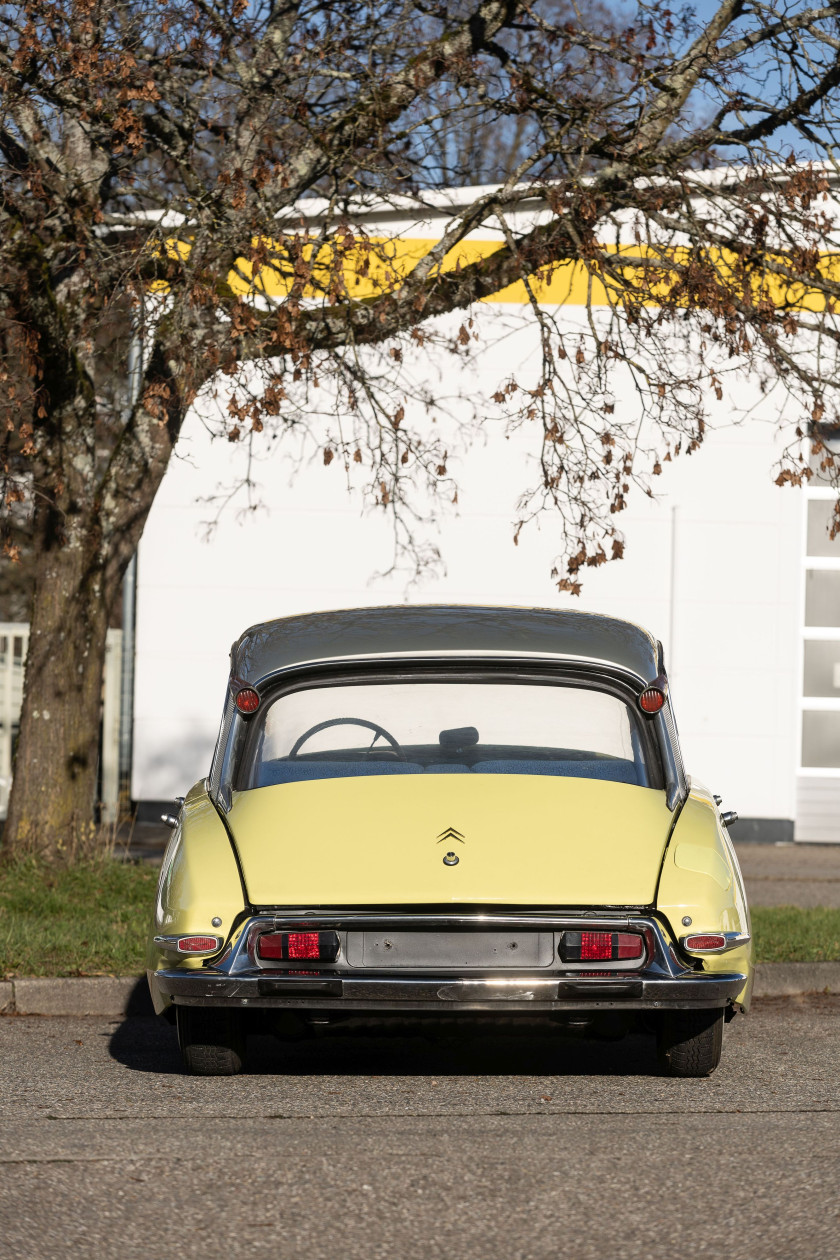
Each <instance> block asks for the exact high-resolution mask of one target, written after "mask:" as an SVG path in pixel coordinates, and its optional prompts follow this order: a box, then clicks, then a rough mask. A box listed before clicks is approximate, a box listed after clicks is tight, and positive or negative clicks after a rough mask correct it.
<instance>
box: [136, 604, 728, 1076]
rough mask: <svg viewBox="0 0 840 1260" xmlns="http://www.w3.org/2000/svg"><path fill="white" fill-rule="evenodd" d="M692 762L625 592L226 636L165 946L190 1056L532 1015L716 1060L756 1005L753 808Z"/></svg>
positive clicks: (165, 896) (289, 622)
mask: <svg viewBox="0 0 840 1260" xmlns="http://www.w3.org/2000/svg"><path fill="white" fill-rule="evenodd" d="M718 805H719V801H718V799H717V798H715V797H713V796H712V795H711V794H710V793H709V792H707V791H706V789H705V788H703V787H701V786H700V785H699V784H696V783H692V782H691V781H690V780H689V779H688V778H687V777H686V775H685V772H684V770H683V765H682V760H681V757H680V750H679V744H678V740H677V730H676V725H675V722H674V717H673V712H672V708H671V700H670V697H669V694H668V683H667V679H666V675H665V669H664V662H663V658H662V648H661V645H660V644H658V643H657V642H656V640H655V639H653V638H652V637H651V636H650V635H649V634H648V633H647V632H646V631H645V630H642V629H641V628H640V627H638V626H635V625H632V624H630V623H629V622H625V621H619V620H616V619H614V618H610V617H602V616H595V615H589V614H586V613H577V612H553V611H550V610H545V609H528V608H522V609H520V608H486V607H452V606H430V607H397V608H371V609H355V610H349V611H343V612H330V613H316V614H312V615H309V616H297V617H288V618H283V619H281V620H278V621H271V622H266V623H264V624H262V625H257V626H253V627H252V628H251V629H250V630H247V631H246V632H245V633H244V634H243V635H242V637H241V638H240V639H239V640H238V641H237V642H236V643H235V644H234V646H233V648H232V651H231V671H230V680H229V684H228V690H227V695H226V700H225V706H224V713H223V717H222V724H221V730H220V732H219V738H218V742H217V745H216V751H215V754H214V757H213V762H212V766H211V769H210V774H209V776H208V778H207V779H206V780H204V781H202V782H200V783H197V784H196V785H195V787H194V788H193V789H192V790H191V791H190V793H189V795H188V796H187V797H186V799H185V800H184V801H183V802H182V805H181V810H180V813H179V815H178V817H177V819H176V818H174V817H173V818H171V819H169V821H170V822H171V823H172V825H173V826H174V832H173V835H172V838H171V841H170V844H169V846H168V848H167V851H166V855H165V857H164V862H163V867H162V870H161V875H160V883H159V886H158V892H157V902H156V906H155V913H154V924H153V927H152V931H151V935H150V939H149V946H148V959H147V964H148V977H149V984H150V987H151V991H152V997H153V1000H154V1003H155V1008H156V1010H157V1011H158V1012H159V1013H161V1014H165V1015H166V1016H167V1017H168V1018H170V1019H174V1021H175V1022H176V1023H177V1029H178V1038H179V1044H180V1047H181V1053H182V1055H183V1060H184V1064H185V1066H186V1069H187V1071H189V1072H193V1073H199V1074H218V1075H223V1074H230V1073H235V1072H238V1071H240V1070H241V1068H242V1066H243V1062H244V1053H245V1044H246V1033H247V1031H248V1029H249V1027H254V1028H255V1027H268V1028H269V1029H271V1030H273V1031H275V1032H276V1033H277V1035H278V1036H279V1037H281V1039H282V1038H284V1037H287V1038H292V1039H296V1038H298V1037H300V1036H306V1035H315V1034H316V1032H317V1031H318V1030H319V1029H320V1030H323V1028H324V1026H325V1025H329V1024H332V1023H335V1022H339V1021H347V1020H349V1019H352V1020H354V1021H360V1020H361V1021H374V1022H375V1023H376V1024H378V1025H379V1026H381V1024H382V1021H385V1020H393V1019H398V1020H400V1021H401V1022H405V1021H406V1020H408V1021H410V1022H412V1023H413V1022H414V1021H416V1022H417V1024H418V1025H420V1026H421V1027H422V1026H424V1025H425V1027H427V1028H433V1027H439V1026H440V1024H441V1022H443V1023H444V1024H445V1023H446V1022H447V1021H450V1022H451V1021H452V1019H453V1016H454V1017H457V1018H458V1019H461V1020H462V1019H464V1018H467V1019H468V1020H470V1021H482V1020H484V1021H492V1020H493V1019H494V1017H495V1018H496V1019H499V1018H500V1017H503V1018H504V1021H505V1024H506V1026H508V1027H510V1025H511V1023H513V1024H515V1023H516V1021H517V1020H521V1021H522V1024H523V1026H532V1025H533V1023H534V1021H535V1020H539V1021H544V1022H545V1023H547V1024H554V1025H555V1026H556V1027H558V1028H559V1029H561V1030H562V1029H563V1028H566V1029H575V1030H578V1031H579V1030H581V1029H583V1030H587V1031H588V1032H589V1033H590V1034H591V1035H594V1036H606V1037H609V1038H613V1037H619V1036H621V1035H622V1034H623V1033H625V1032H628V1031H630V1030H631V1029H634V1028H639V1027H641V1028H642V1029H647V1030H649V1031H650V1032H652V1033H654V1034H655V1036H656V1041H657V1046H658V1052H659V1060H660V1063H661V1065H662V1068H663V1070H664V1071H665V1072H666V1073H668V1074H670V1075H672V1076H703V1075H706V1074H708V1073H709V1072H711V1071H713V1069H714V1068H715V1067H716V1066H717V1063H718V1061H719V1059H720V1053H721V1043H722V1035H723V1025H724V1022H725V1021H727V1020H728V1019H730V1018H731V1017H732V1015H733V1014H734V1013H735V1012H736V1011H739V1010H746V1009H747V1007H748V1005H749V999H750V990H751V987H752V973H753V968H752V947H751V943H750V920H749V912H748V910H747V905H746V899H745V896H744V889H743V883H742V880H741V874H740V871H739V869H738V863H737V860H736V858H735V854H734V851H733V847H732V844H731V842H730V839H729V836H728V834H727V822H728V821H731V820H732V818H733V817H734V815H726V814H721V813H720V811H719V808H718Z"/></svg>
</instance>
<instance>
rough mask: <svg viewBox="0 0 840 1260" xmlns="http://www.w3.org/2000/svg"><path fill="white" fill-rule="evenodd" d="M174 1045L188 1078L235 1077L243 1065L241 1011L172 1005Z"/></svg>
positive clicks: (243, 1044)
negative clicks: (178, 1050) (176, 1027)
mask: <svg viewBox="0 0 840 1260" xmlns="http://www.w3.org/2000/svg"><path fill="white" fill-rule="evenodd" d="M175 1021H176V1024H177V1026H178V1045H179V1047H180V1050H181V1058H182V1059H183V1061H184V1067H185V1068H186V1070H187V1071H188V1072H189V1074H190V1075H191V1076H236V1075H237V1074H238V1073H239V1072H241V1071H242V1068H243V1067H244V1065H245V1029H244V1026H243V1022H242V1012H241V1011H237V1010H225V1009H224V1008H221V1007H212V1006H176V1008H175Z"/></svg>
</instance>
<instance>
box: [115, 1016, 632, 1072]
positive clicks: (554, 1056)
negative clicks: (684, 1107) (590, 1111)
mask: <svg viewBox="0 0 840 1260" xmlns="http://www.w3.org/2000/svg"><path fill="white" fill-rule="evenodd" d="M430 1033H431V1030H430ZM109 1050H110V1053H111V1056H112V1057H113V1058H114V1059H116V1060H117V1061H118V1062H119V1063H122V1064H123V1065H124V1066H125V1067H127V1068H129V1069H130V1070H131V1071H134V1072H154V1073H157V1074H160V1075H172V1074H176V1075H180V1074H181V1073H182V1071H183V1068H182V1066H181V1056H180V1053H179V1051H178V1043H177V1037H176V1034H175V1029H174V1028H173V1027H172V1026H171V1025H170V1024H167V1023H165V1022H164V1021H163V1020H162V1019H158V1018H156V1017H152V1018H149V1017H147V1016H146V1017H136V1016H131V1017H129V1018H127V1019H125V1020H124V1021H123V1022H122V1023H121V1024H120V1025H119V1027H118V1028H117V1029H116V1030H115V1031H114V1032H113V1033H112V1035H111V1041H110V1046H109ZM245 1071H246V1075H248V1076H287V1077H288V1076H291V1077H313V1076H314V1077H319V1076H322V1077H349V1076H359V1077H377V1076H394V1077H399V1076H434V1077H458V1076H487V1077H493V1076H542V1075H546V1076H654V1075H657V1064H656V1053H655V1048H654V1040H653V1037H652V1036H647V1035H643V1034H639V1033H634V1034H631V1035H629V1036H627V1037H625V1038H624V1039H623V1040H621V1041H611V1042H606V1041H595V1040H591V1039H588V1038H584V1037H580V1036H570V1035H564V1034H563V1033H562V1032H560V1031H557V1032H554V1031H551V1032H548V1033H541V1032H533V1033H532V1032H530V1031H523V1032H519V1033H516V1034H512V1033H510V1032H507V1031H505V1030H504V1029H497V1028H492V1027H487V1026H484V1027H480V1028H478V1029H471V1028H465V1029H459V1030H458V1031H457V1032H452V1033H449V1032H446V1033H444V1034H440V1033H436V1034H435V1035H430V1034H426V1033H424V1034H423V1035H412V1034H411V1033H407V1034H406V1035H404V1036H394V1035H389V1036H377V1035H370V1034H369V1033H365V1032H362V1031H360V1030H357V1029H353V1030H352V1031H343V1030H341V1029H332V1030H330V1031H329V1032H325V1033H318V1034H316V1035H315V1036H314V1037H311V1038H306V1039H305V1040H302V1041H295V1042H289V1041H279V1040H277V1039H276V1038H275V1037H273V1036H270V1035H265V1034H262V1033H257V1034H254V1035H251V1036H250V1037H249V1039H248V1057H247V1065H246V1069H245Z"/></svg>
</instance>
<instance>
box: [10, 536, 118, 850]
mask: <svg viewBox="0 0 840 1260" xmlns="http://www.w3.org/2000/svg"><path fill="white" fill-rule="evenodd" d="M107 628H108V610H107V605H106V599H105V598H104V591H103V587H102V572H101V569H100V568H99V565H98V563H97V559H96V558H95V551H94V556H91V553H90V551H89V550H88V549H86V548H83V547H80V546H75V547H74V546H69V547H56V548H54V549H51V550H48V551H45V552H41V553H40V554H39V555H38V557H37V567H36V573H35V592H34V598H33V606H32V617H31V621H30V627H29V651H28V654H27V658H26V672H25V676H24V693H23V710H22V713H21V724H20V738H19V740H18V749H19V751H18V755H17V757H16V759H15V764H14V774H13V786H12V794H11V798H10V801H9V813H8V817H7V819H6V825H5V829H4V835H3V857H4V858H6V859H8V858H14V857H22V856H28V855H32V856H36V857H39V858H43V859H46V860H48V861H53V862H54V861H61V860H67V859H70V858H73V857H76V856H83V855H85V854H88V853H91V852H93V851H94V850H95V844H96V833H95V827H94V805H95V798H96V787H97V768H98V756H99V727H100V704H101V691H102V672H103V668H104V663H105V635H106V631H107Z"/></svg>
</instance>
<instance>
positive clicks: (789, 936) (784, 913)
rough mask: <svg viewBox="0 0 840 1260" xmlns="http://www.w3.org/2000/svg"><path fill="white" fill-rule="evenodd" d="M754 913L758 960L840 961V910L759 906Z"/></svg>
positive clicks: (753, 926) (823, 907) (753, 921)
mask: <svg viewBox="0 0 840 1260" xmlns="http://www.w3.org/2000/svg"><path fill="white" fill-rule="evenodd" d="M751 913H752V928H753V936H754V938H755V957H756V961H757V962H838V961H840V910H831V909H828V908H827V907H826V906H817V907H815V908H814V909H813V910H802V909H801V908H800V907H799V906H756V907H755V908H754V909H753V910H752V912H751Z"/></svg>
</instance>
